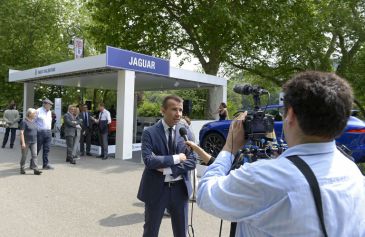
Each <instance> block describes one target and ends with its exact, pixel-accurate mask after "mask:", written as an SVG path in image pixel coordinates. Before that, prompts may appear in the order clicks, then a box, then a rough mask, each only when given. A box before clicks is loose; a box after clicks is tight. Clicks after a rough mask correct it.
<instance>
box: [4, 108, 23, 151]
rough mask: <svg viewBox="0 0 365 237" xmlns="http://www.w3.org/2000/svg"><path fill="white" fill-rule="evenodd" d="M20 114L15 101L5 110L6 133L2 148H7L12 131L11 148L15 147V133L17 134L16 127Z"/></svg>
mask: <svg viewBox="0 0 365 237" xmlns="http://www.w3.org/2000/svg"><path fill="white" fill-rule="evenodd" d="M19 120H20V116H19V111H18V110H17V109H16V105H15V103H12V104H10V105H9V108H8V109H7V110H5V112H4V121H5V123H6V124H5V126H6V129H5V135H4V140H3V145H2V146H1V147H2V148H5V146H6V143H7V142H8V139H9V133H11V136H10V148H13V147H14V141H15V135H16V129H17V128H18V126H19V124H18V122H19Z"/></svg>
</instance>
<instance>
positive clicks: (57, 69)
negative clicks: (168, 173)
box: [9, 46, 227, 159]
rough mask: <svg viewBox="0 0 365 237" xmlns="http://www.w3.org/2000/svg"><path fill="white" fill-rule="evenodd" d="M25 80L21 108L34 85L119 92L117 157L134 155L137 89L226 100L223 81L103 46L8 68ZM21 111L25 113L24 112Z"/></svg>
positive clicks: (30, 103) (13, 77) (214, 104)
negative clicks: (200, 92)
mask: <svg viewBox="0 0 365 237" xmlns="http://www.w3.org/2000/svg"><path fill="white" fill-rule="evenodd" d="M9 81H10V82H18V83H24V104H23V108H24V111H25V110H26V109H27V108H30V107H34V84H38V83H39V84H48V85H57V86H67V87H80V88H98V89H109V90H116V91H117V105H116V118H117V121H116V123H117V132H116V144H115V157H116V158H121V159H131V158H132V146H133V127H134V126H133V125H134V120H135V112H136V111H135V110H136V105H135V96H134V94H135V92H136V91H160V90H161V91H162V90H176V89H194V88H207V89H209V98H210V99H209V108H210V111H215V110H216V109H217V108H218V106H219V104H220V103H221V102H226V100H227V80H226V79H223V78H219V77H216V76H212V75H207V74H202V73H197V72H192V71H187V70H183V69H178V68H174V67H171V66H170V62H169V61H168V60H164V59H161V58H156V57H152V56H148V55H144V54H139V53H135V52H132V51H127V50H123V49H118V48H114V47H110V46H107V49H106V53H105V54H101V55H97V56H91V57H86V58H81V59H75V60H70V61H66V62H61V63H56V64H51V65H48V66H44V67H39V68H33V69H28V70H24V71H14V70H10V71H9ZM24 114H25V113H24Z"/></svg>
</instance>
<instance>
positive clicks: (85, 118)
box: [79, 104, 93, 156]
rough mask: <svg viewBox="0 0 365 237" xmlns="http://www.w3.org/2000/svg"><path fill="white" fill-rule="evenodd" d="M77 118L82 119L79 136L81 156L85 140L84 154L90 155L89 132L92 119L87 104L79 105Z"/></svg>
mask: <svg viewBox="0 0 365 237" xmlns="http://www.w3.org/2000/svg"><path fill="white" fill-rule="evenodd" d="M79 120H82V123H81V127H82V130H81V137H80V152H81V156H84V155H85V144H84V143H85V142H86V155H87V156H91V153H90V147H91V132H92V125H93V119H92V117H91V114H90V113H89V111H88V107H87V104H84V105H83V106H82V107H81V113H80V114H79Z"/></svg>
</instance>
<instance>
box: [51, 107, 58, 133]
mask: <svg viewBox="0 0 365 237" xmlns="http://www.w3.org/2000/svg"><path fill="white" fill-rule="evenodd" d="M56 122H57V116H56V113H55V112H54V111H52V125H51V130H52V137H55V125H56Z"/></svg>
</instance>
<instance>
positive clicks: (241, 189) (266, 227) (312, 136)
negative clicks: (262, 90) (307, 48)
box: [197, 72, 365, 237]
mask: <svg viewBox="0 0 365 237" xmlns="http://www.w3.org/2000/svg"><path fill="white" fill-rule="evenodd" d="M283 91H284V94H285V96H284V118H285V119H284V124H283V129H284V133H285V139H286V141H287V143H288V146H289V149H288V150H286V151H285V152H284V153H283V154H282V155H281V156H280V157H279V158H277V159H273V160H260V161H257V162H254V163H246V164H244V165H243V166H242V167H240V168H239V169H236V170H233V171H231V172H230V168H231V165H232V162H233V159H234V157H233V154H235V153H236V152H237V151H238V150H239V149H240V148H241V147H242V146H243V145H244V142H245V141H244V131H243V123H242V121H234V122H232V124H231V127H230V131H229V134H228V136H227V141H226V145H225V146H224V148H223V150H222V151H221V153H220V154H219V156H218V157H217V159H216V160H215V162H214V163H213V164H212V165H211V166H209V167H208V169H207V171H206V173H205V174H204V176H203V177H202V179H201V182H200V184H199V188H198V198H197V202H198V205H199V207H200V208H202V209H203V210H205V211H207V212H209V213H211V214H212V215H215V216H217V217H218V218H222V219H224V220H228V221H231V222H237V229H236V232H235V236H239V237H241V236H250V237H251V236H296V237H308V236H324V233H325V232H327V233H328V236H358V237H359V236H365V187H364V186H365V182H364V176H363V175H362V174H361V172H360V171H359V169H358V168H357V166H356V164H354V163H353V162H352V161H351V160H350V159H349V158H347V157H346V156H345V155H343V154H342V153H341V152H340V151H339V150H338V149H337V148H336V145H335V140H334V139H335V137H336V136H338V135H339V134H341V132H342V130H343V129H344V128H345V126H346V123H347V120H348V118H349V116H350V113H351V107H352V101H353V95H352V90H351V87H350V86H349V85H348V83H347V82H346V81H345V80H343V79H341V78H340V77H338V76H337V75H335V74H332V73H321V72H304V73H300V74H297V75H295V76H294V77H293V78H292V79H291V80H290V81H288V82H287V83H286V84H285V85H284V86H283ZM289 156H290V157H291V156H298V157H299V158H300V159H302V160H303V161H304V162H305V163H306V164H308V165H309V167H310V168H311V170H312V171H313V172H314V175H315V176H316V178H317V180H318V183H319V188H320V195H321V199H322V200H321V203H322V206H323V208H322V209H323V217H324V218H323V219H324V228H322V226H321V224H320V218H319V215H318V214H317V210H316V205H315V201H314V198H313V195H312V192H311V189H310V187H309V184H308V182H307V181H306V179H305V177H304V175H303V174H302V173H301V172H300V171H299V169H298V168H297V167H296V166H294V164H293V163H292V162H291V161H290V160H289V159H287V157H289ZM298 157H296V158H298Z"/></svg>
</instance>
